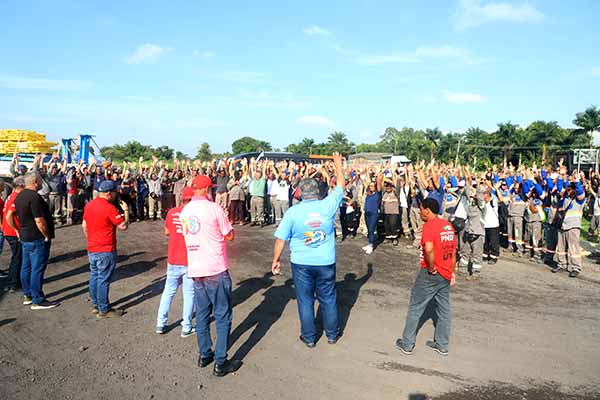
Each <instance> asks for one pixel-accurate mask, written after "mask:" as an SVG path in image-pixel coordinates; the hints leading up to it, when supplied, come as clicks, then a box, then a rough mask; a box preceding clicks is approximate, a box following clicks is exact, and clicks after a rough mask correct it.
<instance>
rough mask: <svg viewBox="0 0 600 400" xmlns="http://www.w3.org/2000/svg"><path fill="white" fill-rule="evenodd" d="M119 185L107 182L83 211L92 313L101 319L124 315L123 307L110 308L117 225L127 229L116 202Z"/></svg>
mask: <svg viewBox="0 0 600 400" xmlns="http://www.w3.org/2000/svg"><path fill="white" fill-rule="evenodd" d="M118 190H119V187H118V186H117V184H116V183H115V182H114V181H109V180H106V181H103V182H102V183H100V185H99V187H98V192H99V193H98V197H96V198H95V199H94V200H92V201H90V202H89V203H88V204H87V205H86V206H85V209H84V211H83V223H82V225H81V226H82V227H83V233H84V234H85V236H86V238H87V243H88V246H87V249H88V256H89V259H90V299H91V301H92V310H91V311H92V313H93V314H96V317H97V318H111V317H120V316H121V315H123V310H114V309H112V308H110V305H109V302H108V290H109V286H110V281H111V279H112V274H113V272H114V270H115V267H116V265H117V228H119V229H120V230H123V231H124V230H125V229H127V223H126V222H125V219H124V218H123V216H122V215H121V214H119V211H118V210H117V208H116V207H115V206H114V205H112V203H111V202H114V201H115V200H116V198H117V191H118Z"/></svg>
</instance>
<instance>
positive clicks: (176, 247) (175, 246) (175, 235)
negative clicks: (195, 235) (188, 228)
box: [165, 206, 188, 267]
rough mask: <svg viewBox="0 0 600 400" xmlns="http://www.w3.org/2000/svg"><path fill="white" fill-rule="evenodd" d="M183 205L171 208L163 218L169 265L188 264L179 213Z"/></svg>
mask: <svg viewBox="0 0 600 400" xmlns="http://www.w3.org/2000/svg"><path fill="white" fill-rule="evenodd" d="M181 210H183V206H181V207H175V208H171V209H170V210H169V212H168V213H167V218H166V219H165V228H167V229H168V231H169V258H168V263H169V264H171V265H179V266H182V265H184V266H186V267H187V265H188V259H187V247H186V246H185V237H184V236H183V228H182V225H181V219H180V214H181Z"/></svg>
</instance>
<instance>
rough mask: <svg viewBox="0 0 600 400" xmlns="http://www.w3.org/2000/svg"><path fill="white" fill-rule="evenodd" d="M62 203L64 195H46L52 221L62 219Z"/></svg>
mask: <svg viewBox="0 0 600 400" xmlns="http://www.w3.org/2000/svg"><path fill="white" fill-rule="evenodd" d="M64 201H65V195H64V194H58V193H50V194H49V195H48V207H49V208H50V214H52V217H53V218H54V219H60V218H62V216H63V203H64Z"/></svg>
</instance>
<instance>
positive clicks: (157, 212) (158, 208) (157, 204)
mask: <svg viewBox="0 0 600 400" xmlns="http://www.w3.org/2000/svg"><path fill="white" fill-rule="evenodd" d="M161 213H162V201H161V198H160V196H158V197H157V198H156V199H154V198H152V196H148V218H154V219H156V218H162V214H161Z"/></svg>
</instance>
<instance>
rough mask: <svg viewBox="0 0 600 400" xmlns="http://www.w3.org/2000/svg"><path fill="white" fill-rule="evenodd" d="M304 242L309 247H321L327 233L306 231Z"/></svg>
mask: <svg viewBox="0 0 600 400" xmlns="http://www.w3.org/2000/svg"><path fill="white" fill-rule="evenodd" d="M304 237H305V238H306V239H304V244H305V245H307V246H309V247H319V246H320V245H321V244H323V242H324V241H325V238H326V235H325V232H324V231H321V230H319V231H308V232H304Z"/></svg>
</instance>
